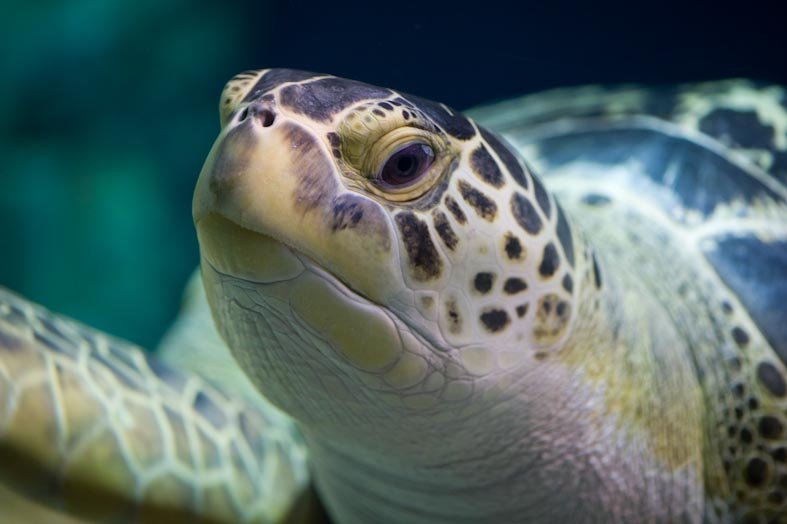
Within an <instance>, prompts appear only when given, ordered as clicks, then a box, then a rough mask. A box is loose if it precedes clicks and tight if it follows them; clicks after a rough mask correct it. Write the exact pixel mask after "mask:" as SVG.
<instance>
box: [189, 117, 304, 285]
mask: <svg viewBox="0 0 787 524" xmlns="http://www.w3.org/2000/svg"><path fill="white" fill-rule="evenodd" d="M275 120H276V114H275V112H274V111H273V108H272V107H270V106H269V105H266V104H261V103H259V102H254V103H251V104H249V105H248V106H246V107H245V108H243V109H242V110H241V111H240V112H239V113H238V115H236V116H235V118H234V120H232V121H231V122H229V123H228V126H227V127H226V128H225V129H224V130H223V131H222V133H221V134H220V135H219V138H218V139H217V140H216V143H215V144H214V146H213V148H212V150H211V152H210V154H209V155H208V159H207V160H206V162H205V165H204V167H203V168H202V172H201V173H200V177H199V181H198V182H197V188H196V190H195V192H194V201H193V209H192V211H193V216H194V223H195V225H196V228H197V236H198V238H199V243H200V251H201V254H202V257H203V260H205V261H206V262H207V263H208V264H210V266H211V267H213V268H214V269H215V270H217V271H219V272H221V273H225V274H230V275H233V276H236V277H240V278H243V279H246V280H252V281H255V282H275V281H280V280H288V279H291V278H294V277H295V276H297V275H298V274H300V273H301V272H302V271H303V269H304V266H303V263H302V262H301V261H300V260H299V259H298V257H297V255H296V254H295V253H294V252H293V250H292V249H291V248H290V247H288V246H287V245H286V244H285V243H283V242H280V241H278V240H276V239H275V238H274V237H273V236H271V235H270V234H268V233H267V232H266V231H265V228H264V227H263V226H264V224H265V222H269V221H272V220H271V219H270V218H267V217H266V215H267V213H265V211H266V210H268V211H270V212H274V211H275V207H273V206H265V205H264V204H263V205H262V207H260V201H261V200H262V201H263V202H264V201H265V200H266V199H267V200H270V199H275V198H276V196H277V195H278V194H279V193H280V192H281V191H282V189H281V188H277V187H276V181H277V178H278V177H273V176H265V177H263V178H264V181H265V183H264V184H263V185H264V191H260V189H261V188H260V187H258V186H259V184H257V185H255V184H253V182H254V179H255V177H252V176H250V173H259V171H260V166H264V170H265V171H273V172H276V171H280V170H282V169H283V166H282V165H281V163H282V161H283V159H281V158H279V157H280V156H281V151H282V150H283V149H282V144H280V143H278V141H277V140H276V137H275V134H274V133H270V132H268V130H267V129H266V128H270V127H272V125H273V123H274V122H275ZM261 211H262V213H261ZM261 214H262V215H263V216H260V215H261Z"/></svg>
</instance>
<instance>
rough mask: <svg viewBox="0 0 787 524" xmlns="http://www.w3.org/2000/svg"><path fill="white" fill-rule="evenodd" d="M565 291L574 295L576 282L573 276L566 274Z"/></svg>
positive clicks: (564, 278)
mask: <svg viewBox="0 0 787 524" xmlns="http://www.w3.org/2000/svg"><path fill="white" fill-rule="evenodd" d="M563 289H565V290H566V291H568V292H569V293H572V292H573V291H574V280H573V279H572V278H571V275H569V274H568V273H566V275H565V276H564V277H563Z"/></svg>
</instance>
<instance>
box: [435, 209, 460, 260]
mask: <svg viewBox="0 0 787 524" xmlns="http://www.w3.org/2000/svg"><path fill="white" fill-rule="evenodd" d="M432 219H433V220H434V227H435V230H436V231H437V235H438V236H439V237H440V240H442V241H443V244H445V247H447V248H448V249H450V250H451V251H453V250H454V249H456V245H457V244H458V243H459V237H457V236H456V233H455V232H454V230H453V228H452V227H451V224H450V223H449V222H448V217H447V216H445V213H443V212H442V211H437V210H435V211H434V212H433V213H432Z"/></svg>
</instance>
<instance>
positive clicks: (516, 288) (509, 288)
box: [503, 277, 527, 295]
mask: <svg viewBox="0 0 787 524" xmlns="http://www.w3.org/2000/svg"><path fill="white" fill-rule="evenodd" d="M526 289H527V282H525V281H524V280H522V279H521V278H519V277H511V278H507V279H506V282H505V284H503V291H505V292H506V294H508V295H514V294H516V293H519V292H521V291H524V290H526Z"/></svg>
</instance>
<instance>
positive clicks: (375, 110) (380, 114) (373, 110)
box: [372, 107, 385, 117]
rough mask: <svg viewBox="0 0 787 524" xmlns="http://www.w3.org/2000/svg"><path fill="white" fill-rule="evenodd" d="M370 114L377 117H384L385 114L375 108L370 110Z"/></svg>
mask: <svg viewBox="0 0 787 524" xmlns="http://www.w3.org/2000/svg"><path fill="white" fill-rule="evenodd" d="M372 113H373V114H375V115H377V116H379V117H383V116H385V112H384V111H382V110H380V109H377V108H376V107H375V108H374V109H372Z"/></svg>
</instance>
